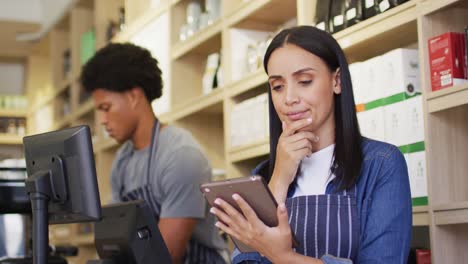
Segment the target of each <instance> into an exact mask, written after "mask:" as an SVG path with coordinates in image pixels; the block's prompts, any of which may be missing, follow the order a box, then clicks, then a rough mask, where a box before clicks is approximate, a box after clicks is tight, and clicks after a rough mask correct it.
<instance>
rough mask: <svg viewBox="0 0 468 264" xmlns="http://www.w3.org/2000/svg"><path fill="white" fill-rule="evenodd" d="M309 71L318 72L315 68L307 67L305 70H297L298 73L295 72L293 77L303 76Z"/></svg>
mask: <svg viewBox="0 0 468 264" xmlns="http://www.w3.org/2000/svg"><path fill="white" fill-rule="evenodd" d="M308 71H317V70H316V69H314V68H311V67H306V68H303V69H300V70H297V71H295V72H293V74H292V75H298V74H301V73H303V72H308Z"/></svg>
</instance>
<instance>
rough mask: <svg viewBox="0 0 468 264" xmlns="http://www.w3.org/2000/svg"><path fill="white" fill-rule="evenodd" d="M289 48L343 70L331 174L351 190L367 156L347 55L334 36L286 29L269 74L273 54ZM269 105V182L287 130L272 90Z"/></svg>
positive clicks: (277, 43)
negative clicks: (282, 136)
mask: <svg viewBox="0 0 468 264" xmlns="http://www.w3.org/2000/svg"><path fill="white" fill-rule="evenodd" d="M286 44H293V45H296V46H298V47H300V48H302V49H304V50H306V51H308V52H310V53H312V54H314V55H316V56H318V57H320V58H321V59H322V60H323V61H324V62H325V64H326V65H327V66H328V68H329V69H330V71H332V72H333V71H336V70H337V69H338V68H339V69H340V81H341V93H340V94H335V95H334V105H335V106H334V108H335V109H334V110H335V111H334V112H335V150H334V152H333V157H334V159H333V163H332V165H331V172H332V173H334V174H335V176H336V180H338V188H337V190H344V189H349V188H351V187H352V186H353V185H354V184H355V183H356V181H357V179H358V177H359V173H360V171H361V164H362V160H363V155H362V150H361V142H362V136H361V133H360V132H359V125H358V122H357V117H356V108H355V103H354V97H353V89H352V84H351V76H350V73H349V67H348V62H347V60H346V57H345V55H344V52H343V50H342V49H341V47H340V45H339V44H338V42H337V41H336V40H335V39H334V38H333V37H332V36H331V35H330V34H328V33H327V32H325V31H322V30H320V29H317V28H315V27H312V26H298V27H293V28H289V29H284V30H282V31H281V32H280V33H278V35H276V36H275V37H274V38H273V40H272V41H271V44H270V45H269V46H268V49H267V51H266V53H265V58H264V60H263V67H264V68H265V72H266V73H267V74H268V68H267V65H268V61H269V59H270V56H271V54H272V53H273V52H274V51H275V50H276V49H278V48H280V47H282V46H284V45H286ZM268 104H269V115H270V159H269V167H268V168H269V171H268V174H266V175H264V176H265V177H266V178H267V180H268V181H269V180H270V179H271V175H272V174H273V169H274V167H275V161H276V146H277V145H278V139H279V137H280V135H281V133H282V130H283V129H282V125H281V120H280V119H279V117H278V114H277V113H276V110H275V108H274V106H273V101H272V98H271V89H268Z"/></svg>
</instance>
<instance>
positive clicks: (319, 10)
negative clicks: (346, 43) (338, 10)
mask: <svg viewBox="0 0 468 264" xmlns="http://www.w3.org/2000/svg"><path fill="white" fill-rule="evenodd" d="M330 5H331V0H320V1H317V2H316V4H315V17H314V23H315V27H317V28H319V29H321V30H324V31H327V32H330V27H329V25H330V23H329V21H330V7H331V6H330Z"/></svg>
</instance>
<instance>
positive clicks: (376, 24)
mask: <svg viewBox="0 0 468 264" xmlns="http://www.w3.org/2000/svg"><path fill="white" fill-rule="evenodd" d="M418 2H419V1H418V0H411V1H409V2H407V3H404V4H402V5H400V6H397V7H395V8H392V9H390V10H388V11H386V12H384V13H381V14H379V15H377V16H374V17H371V18H369V19H367V20H364V21H362V22H360V23H358V24H356V25H353V26H351V27H349V28H347V29H344V30H342V31H340V32H337V33H335V34H334V35H333V36H334V37H335V39H336V40H337V41H338V43H339V44H340V46H341V47H342V48H343V50H344V51H345V53H346V55H347V57H348V60H349V61H350V62H355V61H362V60H366V59H368V58H371V57H374V56H377V55H381V54H382V53H384V52H387V51H390V50H392V49H396V48H400V47H404V46H407V45H410V44H413V43H416V42H417V41H418V34H417V17H418V12H416V11H417V3H418Z"/></svg>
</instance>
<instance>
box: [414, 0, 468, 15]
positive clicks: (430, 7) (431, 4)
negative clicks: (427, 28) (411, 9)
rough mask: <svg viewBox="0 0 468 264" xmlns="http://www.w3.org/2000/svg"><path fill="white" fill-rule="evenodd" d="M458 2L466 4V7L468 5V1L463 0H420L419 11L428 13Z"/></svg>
mask: <svg viewBox="0 0 468 264" xmlns="http://www.w3.org/2000/svg"><path fill="white" fill-rule="evenodd" d="M457 3H458V4H461V5H463V4H465V7H467V4H466V1H463V0H437V1H420V3H419V5H418V11H419V14H420V15H428V14H431V13H433V12H436V11H439V10H440V9H444V8H447V7H448V6H451V5H453V4H457Z"/></svg>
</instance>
